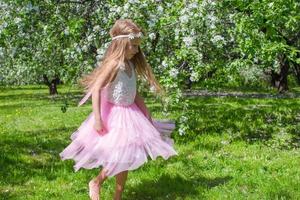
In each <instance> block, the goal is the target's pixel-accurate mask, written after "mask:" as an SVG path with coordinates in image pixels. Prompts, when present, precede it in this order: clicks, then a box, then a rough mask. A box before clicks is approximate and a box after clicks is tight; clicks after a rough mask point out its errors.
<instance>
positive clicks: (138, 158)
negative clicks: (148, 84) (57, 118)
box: [59, 99, 177, 177]
mask: <svg viewBox="0 0 300 200" xmlns="http://www.w3.org/2000/svg"><path fill="white" fill-rule="evenodd" d="M101 118H102V121H103V123H104V126H105V128H106V130H107V132H106V133H103V134H99V133H98V132H97V131H96V130H95V129H94V128H93V125H94V122H95V117H94V113H93V112H91V113H90V115H89V116H88V117H87V119H86V120H85V121H84V122H83V123H82V124H81V125H80V127H79V128H78V129H77V130H76V131H75V132H74V133H73V134H72V135H71V139H72V142H71V143H70V144H69V145H68V146H67V147H66V148H65V149H64V150H63V151H62V152H61V153H60V154H59V155H60V158H61V159H62V160H66V159H73V160H74V161H75V165H74V169H75V172H76V171H78V170H79V169H80V168H85V169H92V168H97V167H100V166H102V167H103V168H104V169H106V170H107V176H110V177H111V176H114V175H116V174H118V173H120V172H122V171H126V170H134V169H137V168H138V167H140V166H141V165H143V164H144V163H145V162H147V160H148V159H147V157H148V156H150V157H151V159H152V160H155V159H156V157H158V156H162V157H163V158H164V159H165V160H166V159H168V158H169V157H170V156H173V155H177V152H176V151H175V150H174V149H173V140H172V139H171V138H170V134H171V133H172V131H173V130H174V128H175V124H174V122H170V121H163V120H155V119H153V124H152V123H151V122H150V121H149V120H148V119H147V118H146V116H145V115H144V114H143V112H142V111H141V110H140V108H139V107H138V106H137V105H136V104H135V103H133V104H131V105H129V106H121V105H115V104H113V103H110V102H107V101H103V100H102V99H101Z"/></svg>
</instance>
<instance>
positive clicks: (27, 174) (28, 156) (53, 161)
mask: <svg viewBox="0 0 300 200" xmlns="http://www.w3.org/2000/svg"><path fill="white" fill-rule="evenodd" d="M75 129H76V127H71V128H57V129H50V130H38V131H28V132H18V133H16V136H11V135H10V136H8V137H3V138H2V139H1V140H0V152H1V154H0V166H1V170H0V178H1V181H2V182H3V183H4V184H12V185H22V184H24V183H26V182H27V181H28V180H29V179H32V178H33V177H38V176H40V177H45V178H46V179H47V180H53V179H56V177H57V175H56V173H55V172H56V171H59V169H60V168H61V165H62V164H64V163H59V164H57V163H58V162H59V161H60V157H59V153H60V151H62V150H63V149H64V148H65V147H66V146H67V145H68V143H69V142H70V141H71V140H70V139H69V140H70V141H66V138H63V137H62V136H61V137H59V136H57V135H58V134H59V135H64V134H63V133H64V132H66V131H67V132H68V133H71V132H73V131H74V130H75Z"/></svg>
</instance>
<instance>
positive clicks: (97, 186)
mask: <svg viewBox="0 0 300 200" xmlns="http://www.w3.org/2000/svg"><path fill="white" fill-rule="evenodd" d="M106 179H107V176H106V170H105V169H102V170H101V171H100V173H99V175H98V176H96V178H94V179H92V180H91V181H90V182H89V187H90V188H89V190H90V191H91V190H93V191H96V192H92V194H90V198H91V200H99V199H100V197H99V190H101V185H102V183H103V182H104V181H105V180H106Z"/></svg>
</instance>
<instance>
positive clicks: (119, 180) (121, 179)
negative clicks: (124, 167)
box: [114, 171, 128, 200]
mask: <svg viewBox="0 0 300 200" xmlns="http://www.w3.org/2000/svg"><path fill="white" fill-rule="evenodd" d="M127 175H128V171H124V172H120V173H119V174H117V175H116V176H115V177H116V191H115V196H114V200H121V197H122V192H123V190H124V187H125V182H126V180H127Z"/></svg>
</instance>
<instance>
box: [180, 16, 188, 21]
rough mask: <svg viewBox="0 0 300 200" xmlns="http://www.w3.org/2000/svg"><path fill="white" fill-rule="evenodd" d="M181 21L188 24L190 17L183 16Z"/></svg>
mask: <svg viewBox="0 0 300 200" xmlns="http://www.w3.org/2000/svg"><path fill="white" fill-rule="evenodd" d="M179 20H180V22H181V23H187V22H188V21H189V16H188V15H182V16H180V17H179Z"/></svg>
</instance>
